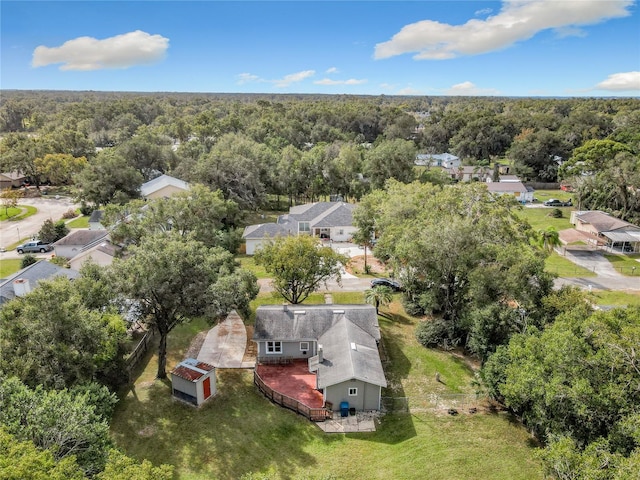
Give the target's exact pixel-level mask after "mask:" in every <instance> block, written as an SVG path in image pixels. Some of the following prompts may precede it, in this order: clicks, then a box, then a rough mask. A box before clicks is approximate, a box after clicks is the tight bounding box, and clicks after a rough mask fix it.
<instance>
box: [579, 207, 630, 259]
mask: <svg viewBox="0 0 640 480" xmlns="http://www.w3.org/2000/svg"><path fill="white" fill-rule="evenodd" d="M569 221H570V222H571V224H572V225H575V228H576V230H578V231H580V232H585V233H587V234H588V235H590V236H591V237H592V238H593V242H594V243H599V244H603V245H605V246H606V247H608V248H611V249H612V250H620V251H622V252H640V227H638V226H636V225H633V224H632V223H629V222H625V221H624V220H620V219H619V218H616V217H613V216H611V215H609V214H608V213H605V212H601V211H599V210H589V211H573V212H571V218H570V220H569Z"/></svg>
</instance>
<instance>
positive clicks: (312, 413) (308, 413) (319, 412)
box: [253, 370, 333, 422]
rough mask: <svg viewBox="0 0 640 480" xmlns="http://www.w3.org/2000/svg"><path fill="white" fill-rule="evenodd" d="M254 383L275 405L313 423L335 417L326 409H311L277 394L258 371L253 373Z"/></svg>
mask: <svg viewBox="0 0 640 480" xmlns="http://www.w3.org/2000/svg"><path fill="white" fill-rule="evenodd" d="M253 383H255V384H256V386H257V387H258V390H260V391H261V392H262V394H263V395H264V396H265V397H267V398H268V399H269V400H271V401H272V402H273V403H276V404H278V405H281V406H283V407H285V408H288V409H290V410H293V411H294V412H296V413H299V414H300V415H303V416H305V417H307V418H308V419H309V420H311V421H312V422H324V421H325V420H327V419H328V418H332V417H333V412H331V411H330V410H327V409H326V408H311V407H308V406H306V405H305V404H303V403H300V402H299V401H297V400H296V399H294V398H291V397H288V396H286V395H283V394H281V393H279V392H276V391H275V390H274V389H272V388H271V387H269V386H268V385H267V384H266V383H264V381H263V380H262V378H260V375H258V372H257V371H256V370H254V371H253Z"/></svg>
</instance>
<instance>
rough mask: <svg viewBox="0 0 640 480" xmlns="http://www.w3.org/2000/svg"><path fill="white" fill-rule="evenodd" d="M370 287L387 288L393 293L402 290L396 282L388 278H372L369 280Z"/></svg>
mask: <svg viewBox="0 0 640 480" xmlns="http://www.w3.org/2000/svg"><path fill="white" fill-rule="evenodd" d="M371 287H372V288H373V287H389V288H390V289H391V290H393V291H394V292H399V291H401V290H402V285H400V283H398V282H396V281H395V280H391V279H390V278H374V279H373V280H371Z"/></svg>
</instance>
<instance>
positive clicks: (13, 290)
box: [0, 260, 79, 305]
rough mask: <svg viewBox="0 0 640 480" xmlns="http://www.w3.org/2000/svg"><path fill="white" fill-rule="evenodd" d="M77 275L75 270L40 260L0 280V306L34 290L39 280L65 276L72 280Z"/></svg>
mask: <svg viewBox="0 0 640 480" xmlns="http://www.w3.org/2000/svg"><path fill="white" fill-rule="evenodd" d="M78 275H79V273H78V272H77V271H76V270H73V269H70V268H63V267H59V266H57V265H54V264H53V263H51V262H48V261H47V260H41V261H39V262H36V263H34V264H32V265H29V266H28V267H26V268H23V269H22V270H20V271H18V272H16V273H14V274H13V275H11V276H9V277H7V278H5V279H2V280H0V305H2V304H3V303H5V302H8V301H9V300H13V299H14V298H15V297H21V296H23V295H26V294H27V293H29V292H30V291H31V290H32V289H34V288H36V286H37V284H38V282H39V281H40V280H50V279H52V278H55V277H58V276H65V277H67V278H70V279H72V280H73V279H74V278H77V277H78Z"/></svg>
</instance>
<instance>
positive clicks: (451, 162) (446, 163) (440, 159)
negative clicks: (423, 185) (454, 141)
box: [415, 153, 462, 168]
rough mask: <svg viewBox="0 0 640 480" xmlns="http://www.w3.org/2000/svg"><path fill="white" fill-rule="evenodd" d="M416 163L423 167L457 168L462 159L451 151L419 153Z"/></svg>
mask: <svg viewBox="0 0 640 480" xmlns="http://www.w3.org/2000/svg"><path fill="white" fill-rule="evenodd" d="M415 164H416V165H419V166H423V167H443V168H457V167H459V166H460V165H462V161H461V160H460V158H458V157H456V156H455V155H452V154H451V153H436V154H432V153H419V154H417V155H416V161H415Z"/></svg>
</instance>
